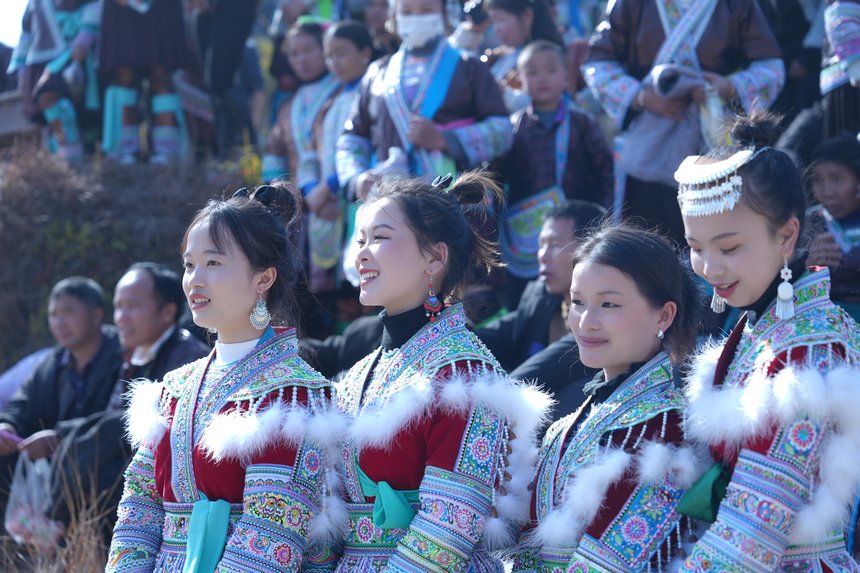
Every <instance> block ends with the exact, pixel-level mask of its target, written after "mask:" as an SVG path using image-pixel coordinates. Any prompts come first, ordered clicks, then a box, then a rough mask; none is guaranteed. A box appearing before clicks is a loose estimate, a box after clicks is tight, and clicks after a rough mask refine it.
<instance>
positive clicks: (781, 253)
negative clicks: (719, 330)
mask: <svg viewBox="0 0 860 573" xmlns="http://www.w3.org/2000/svg"><path fill="white" fill-rule="evenodd" d="M775 133H776V122H775V120H774V119H773V118H770V117H767V116H762V115H760V114H756V115H754V116H752V117H750V118H744V119H741V120H739V121H738V122H737V123H736V125H735V126H734V127H733V129H732V133H731V141H734V142H736V144H735V147H731V148H728V149H723V150H717V151H716V152H713V153H712V154H710V155H709V156H706V157H696V156H694V157H688V158H687V159H686V160H685V161H684V163H682V164H681V166H680V167H679V169H678V171H677V173H676V174H675V178H676V179H677V180H678V182H679V184H680V192H679V195H678V199H679V203H680V205H681V213H682V215H683V218H684V227H685V229H686V236H687V243H688V244H689V246H690V258H691V260H692V263H693V269H694V270H695V271H696V273H697V274H699V276H701V277H703V278H704V279H705V280H707V281H708V282H709V283H711V285H713V289H714V292H713V299H712V308H713V309H714V310H715V311H717V312H720V311H722V310H724V309H725V306H726V305H728V306H731V307H734V308H739V309H741V310H743V311H745V312H744V314H743V316H742V317H741V319H740V321H739V322H738V324H737V326H735V328H734V329H733V330H732V332H731V334H730V335H729V337H728V338H727V339H726V340H725V341H724V342H723V343H722V344H721V345H719V346H716V347H714V348H710V349H707V350H705V351H704V352H702V353H701V354H700V355H699V356H698V357H697V359H696V361H695V365H694V368H693V370H692V374H691V376H690V379H689V382H688V387H687V390H686V393H687V399H688V401H689V407H688V410H687V421H686V424H687V434H688V436H690V437H691V438H692V439H696V440H698V441H700V442H702V443H704V444H707V445H708V446H709V447H710V450H711V453H712V455H713V457H714V459H715V460H716V462H717V465H716V466H715V467H714V468H713V470H714V471H709V472H708V474H706V475H709V474H710V475H711V477H712V478H713V480H712V481H713V482H714V483H719V482H722V485H723V486H726V489H725V490H724V491H725V495H724V496H722V497H719V496H714V497H713V498H712V499H711V500H710V503H709V505H710V506H711V507H710V508H709V509H711V510H712V512H713V513H714V514H715V516H711V517H710V518H709V521H712V522H713V523H712V524H711V525H710V527H708V529H707V530H706V531H705V532H704V534H702V535H701V538H700V539H698V541H697V543H696V544H695V546H694V547H693V549H692V553H691V554H690V556H689V558H688V559H687V562H686V565H685V570H686V571H750V572H760V571H761V572H763V571H793V572H803V573H806V572H809V573H811V572H813V571H814V572H819V571H824V572H838V573H844V572H852V573H853V572H856V571H858V570H860V568H858V566H857V563H855V562H854V560H853V559H852V558H851V556H850V555H849V554H848V553H847V551H846V547H845V526H846V521H847V517H848V510H849V507H850V504H851V502H852V500H853V498H854V495H855V494H856V492H857V487H858V484H860V423H858V420H860V418H858V416H857V411H858V408H860V369H858V363H860V329H859V328H858V326H857V324H856V323H855V322H854V321H853V320H851V318H850V317H849V316H848V315H847V314H846V313H845V312H844V311H843V310H842V309H840V308H839V307H837V306H836V305H834V304H833V302H832V301H831V300H830V275H829V273H828V271H827V269H821V268H814V267H813V268H809V269H807V268H806V265H805V262H806V253H805V252H803V251H801V250H800V249H798V240H799V238H800V237H801V235H802V230H803V226H804V213H805V209H806V201H805V191H804V188H803V183H802V181H801V178H800V174H799V173H798V172H797V169H796V168H795V167H794V165H793V163H792V162H791V160H790V159H789V157H788V156H787V155H786V154H784V153H783V152H781V151H777V150H775V149H772V148H771V147H770V146H769V145H770V143H771V142H772V141H773V139H774V137H773V135H774V134H775ZM706 489H708V490H710V489H714V490H717V489H719V488H711V487H710V486H708V488H706Z"/></svg>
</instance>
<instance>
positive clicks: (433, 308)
mask: <svg viewBox="0 0 860 573" xmlns="http://www.w3.org/2000/svg"><path fill="white" fill-rule="evenodd" d="M440 312H442V301H441V300H439V297H437V296H436V293H435V292H433V278H432V277H431V278H430V284H429V285H428V286H427V298H426V299H425V300H424V314H425V315H426V316H427V318H429V319H430V322H436V317H437V316H438V315H439V313H440Z"/></svg>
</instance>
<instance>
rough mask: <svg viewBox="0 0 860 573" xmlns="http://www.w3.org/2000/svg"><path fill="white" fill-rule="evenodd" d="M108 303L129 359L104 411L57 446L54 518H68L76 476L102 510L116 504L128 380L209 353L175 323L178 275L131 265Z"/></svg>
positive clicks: (126, 453) (180, 302) (81, 422)
mask: <svg viewBox="0 0 860 573" xmlns="http://www.w3.org/2000/svg"><path fill="white" fill-rule="evenodd" d="M113 305H114V313H113V319H114V323H115V324H116V327H117V331H118V332H119V339H120V342H121V344H122V346H123V348H125V349H126V354H127V356H128V358H127V359H126V360H125V361H124V362H123V364H122V368H121V369H120V373H119V377H118V381H117V380H115V381H114V392H113V395H112V397H111V400H110V402H109V403H108V404H107V407H106V409H104V410H102V411H99V412H96V413H93V414H92V415H90V416H87V417H84V418H79V419H77V420H74V421H72V422H69V426H70V427H71V428H70V431H69V432H68V434H67V435H66V436H65V438H64V439H63V440H62V442H60V445H59V448H58V450H57V455H56V459H57V471H58V478H59V479H58V480H57V488H58V489H59V491H57V492H56V494H55V498H56V500H57V503H56V505H55V508H54V517H55V518H56V519H60V520H61V521H64V522H68V521H69V519H70V518H71V515H70V511H72V509H71V508H69V507H68V503H65V502H66V501H67V497H68V493H69V490H70V489H73V486H74V484H75V483H76V480H78V479H80V478H89V476H93V478H94V480H95V483H94V484H93V487H94V492H93V493H96V494H98V495H101V496H103V497H102V500H103V501H102V503H103V504H104V509H106V510H107V509H112V508H114V507H115V506H116V504H117V503H118V502H119V497H120V494H121V493H122V492H121V487H120V486H121V483H120V478H121V476H122V473H123V471H124V470H125V467H126V465H128V462H129V460H130V459H131V455H132V451H131V447H130V445H129V444H128V442H127V441H126V440H125V431H124V430H125V428H124V425H123V413H124V408H123V406H124V404H123V402H122V400H123V398H122V397H123V395H124V393H125V391H126V390H127V389H128V382H129V381H130V380H134V379H138V378H146V379H149V380H161V379H162V378H164V375H165V374H167V373H168V372H170V371H171V370H175V369H176V368H179V367H180V366H183V365H185V364H187V363H189V362H193V361H194V360H197V359H198V358H202V357H203V356H206V355H207V354H208V353H209V348H208V347H207V346H206V345H205V344H203V343H202V342H200V341H199V340H197V339H196V338H194V337H193V336H191V335H190V334H189V332H188V331H187V330H184V329H182V328H179V326H178V325H177V322H178V321H179V319H180V317H181V316H182V312H183V310H184V308H185V295H184V293H183V291H182V282H181V280H180V278H179V276H178V275H177V274H176V273H175V272H173V271H171V270H170V269H168V268H167V267H165V266H164V265H159V264H155V263H136V264H134V265H132V266H131V267H130V268H129V269H128V271H126V273H125V274H124V275H123V276H122V277H121V278H120V280H119V282H118V283H117V285H116V290H115V294H114V300H113ZM86 493H87V494H89V492H86ZM112 515H113V512H112V511H111V516H112Z"/></svg>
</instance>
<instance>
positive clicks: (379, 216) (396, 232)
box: [355, 199, 442, 314]
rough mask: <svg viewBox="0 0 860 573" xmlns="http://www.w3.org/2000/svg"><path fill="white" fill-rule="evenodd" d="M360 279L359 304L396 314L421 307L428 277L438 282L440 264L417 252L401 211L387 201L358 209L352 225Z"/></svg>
mask: <svg viewBox="0 0 860 573" xmlns="http://www.w3.org/2000/svg"><path fill="white" fill-rule="evenodd" d="M356 228H357V230H358V245H359V249H360V250H359V252H358V255H357V256H356V260H355V267H356V269H358V272H359V275H360V276H361V283H360V292H359V300H360V301H361V304H363V305H365V306H382V307H385V309H386V310H387V311H388V313H389V314H398V313H401V312H404V311H407V310H411V309H413V308H416V307H418V306H420V305H421V303H422V301H423V300H424V299H425V297H426V296H427V286H428V284H429V282H430V278H431V275H432V276H433V279H434V283H435V284H436V285H438V284H439V283H440V282H441V273H440V271H441V269H442V264H441V263H440V262H439V261H438V260H436V261H434V260H433V257H431V256H430V255H427V254H425V253H423V252H421V249H419V248H418V241H417V239H416V237H415V233H414V232H412V229H410V228H409V226H408V225H407V224H406V218H405V217H404V215H403V212H402V210H401V209H400V207H398V206H397V205H396V204H395V203H393V202H392V201H390V200H388V199H380V200H378V201H374V202H372V203H369V204H366V205H364V206H363V207H362V209H361V211H360V212H359V214H358V218H357V221H356Z"/></svg>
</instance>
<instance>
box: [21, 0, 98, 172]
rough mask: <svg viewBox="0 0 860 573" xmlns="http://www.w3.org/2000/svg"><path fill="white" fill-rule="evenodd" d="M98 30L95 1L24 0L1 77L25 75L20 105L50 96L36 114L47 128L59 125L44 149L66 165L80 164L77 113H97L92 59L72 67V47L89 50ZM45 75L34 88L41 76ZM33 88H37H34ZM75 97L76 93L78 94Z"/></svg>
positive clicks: (96, 93)
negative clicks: (17, 36) (51, 100)
mask: <svg viewBox="0 0 860 573" xmlns="http://www.w3.org/2000/svg"><path fill="white" fill-rule="evenodd" d="M100 29H101V2H97V1H95V0H30V1H29V2H28V4H27V8H26V10H25V11H24V17H23V22H22V30H21V38H20V40H19V41H18V45H17V46H16V47H15V50H14V52H13V53H12V60H11V61H10V63H9V69H8V70H7V73H14V72H16V71H18V70H25V74H24V76H23V79H22V82H21V86H20V88H21V93H22V97H23V98H24V101H31V100H32V101H35V100H36V98H37V97H38V96H39V95H40V94H41V93H42V92H52V93H55V94H56V95H57V96H58V98H59V99H58V101H57V103H55V104H54V105H52V106H50V107H48V108H47V109H45V110H44V111H43V112H42V116H43V117H44V119H45V121H46V122H47V123H48V124H54V125H59V131H60V132H61V133H62V137H61V138H58V137H57V134H56V133H52V134H51V136H50V137H49V138H48V146H49V149H50V151H51V152H52V153H56V154H58V155H60V156H62V157H65V158H67V159H70V160H77V159H80V156H81V153H82V147H81V136H80V132H79V125H78V119H79V118H78V115H79V112H80V111H83V110H86V111H90V112H93V111H96V110H98V109H99V93H98V90H99V87H98V77H97V73H96V63H95V62H96V57H95V54H94V53H93V52H94V50H90V53H89V55H88V56H87V58H86V59H85V60H84V61H83V62H82V63H81V65H80V66H79V67H77V65H76V64H74V63H73V59H72V50H73V48H74V47H75V46H76V45H90V46H92V45H93V44H94V43H95V42H96V41H97V39H98V35H99V32H100ZM45 71H47V72H49V73H50V74H51V76H50V78H48V80H47V81H45V82H43V83H40V82H39V80H40V78H41V76H42V74H43V73H44V72H45ZM37 86H38V87H37ZM79 89H80V90H81V93H76V92H77V91H78V90H79Z"/></svg>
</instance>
